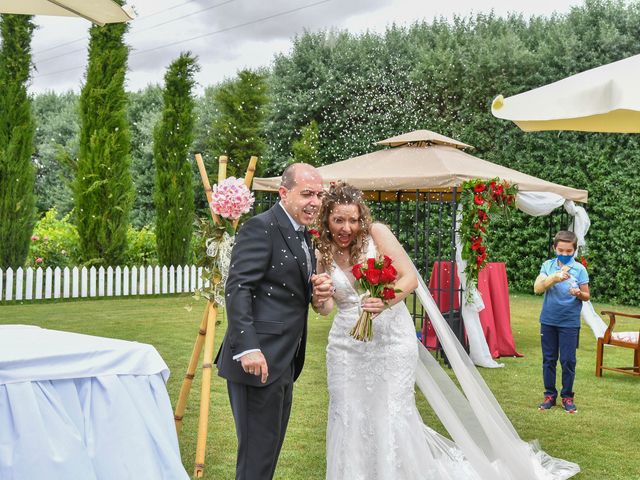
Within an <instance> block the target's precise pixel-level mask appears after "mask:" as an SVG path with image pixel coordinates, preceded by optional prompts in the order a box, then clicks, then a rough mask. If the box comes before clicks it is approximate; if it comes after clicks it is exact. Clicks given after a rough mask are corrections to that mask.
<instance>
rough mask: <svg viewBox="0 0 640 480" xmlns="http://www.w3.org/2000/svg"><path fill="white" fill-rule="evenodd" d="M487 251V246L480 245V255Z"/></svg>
mask: <svg viewBox="0 0 640 480" xmlns="http://www.w3.org/2000/svg"><path fill="white" fill-rule="evenodd" d="M486 251H487V247H485V246H484V245H482V246H480V247H478V255H484V252H486Z"/></svg>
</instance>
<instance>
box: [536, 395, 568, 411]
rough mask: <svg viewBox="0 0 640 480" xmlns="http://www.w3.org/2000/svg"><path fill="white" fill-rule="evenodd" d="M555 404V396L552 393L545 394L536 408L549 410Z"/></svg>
mask: <svg viewBox="0 0 640 480" xmlns="http://www.w3.org/2000/svg"><path fill="white" fill-rule="evenodd" d="M563 400H564V399H563ZM555 406H556V397H554V396H553V395H545V397H544V402H542V403H541V404H540V405H538V410H549V409H551V408H553V407H555Z"/></svg>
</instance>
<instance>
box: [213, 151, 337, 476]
mask: <svg viewBox="0 0 640 480" xmlns="http://www.w3.org/2000/svg"><path fill="white" fill-rule="evenodd" d="M278 192H279V194H280V202H279V203H277V204H276V205H274V206H273V207H272V208H271V209H269V210H268V211H266V212H264V213H262V214H260V215H257V216H255V217H253V218H251V219H249V220H247V221H246V222H245V223H244V224H243V226H242V228H241V229H240V230H239V232H238V235H237V237H236V241H235V246H234V247H233V251H232V254H231V266H230V268H229V277H228V279H227V283H226V297H225V300H226V308H227V316H228V319H229V326H228V328H227V333H226V335H225V337H224V340H223V343H222V347H221V348H220V352H219V353H218V357H217V359H216V363H217V365H218V373H219V375H220V376H221V377H223V378H226V379H227V389H228V392H229V400H230V403H231V410H232V411H233V417H234V419H235V424H236V434H237V436H238V457H237V463H236V479H237V480H263V479H264V480H268V479H271V478H273V474H274V471H275V469H276V462H277V460H278V455H279V453H280V448H281V447H282V442H283V440H284V436H285V431H286V429H287V423H288V421H289V413H290V411H291V401H292V393H293V382H294V381H295V380H296V379H297V378H298V376H299V375H300V372H301V371H302V366H303V364H304V353H305V347H306V340H307V313H308V311H309V302H310V301H311V296H312V290H313V296H314V297H315V298H316V301H317V302H322V301H323V300H326V299H328V298H329V297H330V296H331V293H332V285H331V282H330V280H328V279H327V277H326V276H317V275H314V269H315V255H314V252H313V248H312V247H311V242H310V238H309V233H308V231H307V228H306V226H307V225H309V224H310V223H312V222H313V221H314V220H315V218H316V216H317V214H318V211H319V208H320V204H321V197H322V194H323V189H322V178H321V177H320V174H319V173H318V171H317V170H316V169H315V168H314V167H312V166H310V165H307V164H304V163H296V164H293V165H290V166H289V167H287V169H286V170H285V171H284V173H283V174H282V183H281V185H280V188H279V190H278Z"/></svg>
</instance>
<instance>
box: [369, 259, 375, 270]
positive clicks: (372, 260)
mask: <svg viewBox="0 0 640 480" xmlns="http://www.w3.org/2000/svg"><path fill="white" fill-rule="evenodd" d="M367 268H376V259H375V258H367Z"/></svg>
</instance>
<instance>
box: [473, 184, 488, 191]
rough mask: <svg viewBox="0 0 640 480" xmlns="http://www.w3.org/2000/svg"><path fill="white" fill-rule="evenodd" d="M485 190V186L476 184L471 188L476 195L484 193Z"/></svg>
mask: <svg viewBox="0 0 640 480" xmlns="http://www.w3.org/2000/svg"><path fill="white" fill-rule="evenodd" d="M486 189H487V186H486V185H485V184H484V183H476V186H475V187H473V191H474V192H476V193H480V192H484V191H485V190H486Z"/></svg>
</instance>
